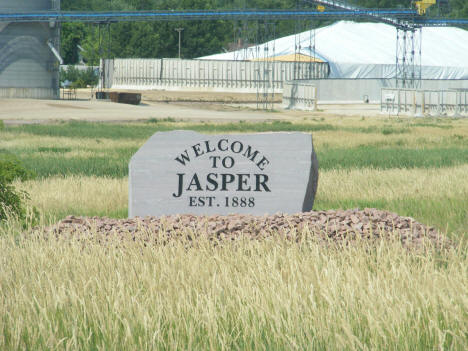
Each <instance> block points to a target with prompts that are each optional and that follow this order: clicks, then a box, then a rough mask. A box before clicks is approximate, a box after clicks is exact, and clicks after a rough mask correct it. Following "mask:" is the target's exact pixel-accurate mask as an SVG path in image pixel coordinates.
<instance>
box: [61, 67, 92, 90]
mask: <svg viewBox="0 0 468 351" xmlns="http://www.w3.org/2000/svg"><path fill="white" fill-rule="evenodd" d="M67 80H68V81H69V82H70V83H71V87H72V88H86V87H87V86H88V85H90V86H96V85H97V84H98V81H99V76H98V74H97V73H96V71H95V70H94V69H93V68H92V67H88V68H87V69H86V70H80V69H78V68H76V67H75V66H68V67H67V68H66V69H63V68H61V69H60V83H63V82H65V81H67Z"/></svg>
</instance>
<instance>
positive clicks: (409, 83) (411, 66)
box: [395, 26, 422, 89]
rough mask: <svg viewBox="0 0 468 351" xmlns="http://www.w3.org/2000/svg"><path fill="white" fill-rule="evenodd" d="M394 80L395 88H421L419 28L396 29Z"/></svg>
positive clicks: (420, 39)
mask: <svg viewBox="0 0 468 351" xmlns="http://www.w3.org/2000/svg"><path fill="white" fill-rule="evenodd" d="M396 31H397V40H396V60H395V80H396V82H395V83H396V87H397V88H404V89H405V88H410V89H417V88H419V87H420V86H421V51H422V46H421V44H422V31H421V28H415V27H413V26H411V27H397V28H396Z"/></svg>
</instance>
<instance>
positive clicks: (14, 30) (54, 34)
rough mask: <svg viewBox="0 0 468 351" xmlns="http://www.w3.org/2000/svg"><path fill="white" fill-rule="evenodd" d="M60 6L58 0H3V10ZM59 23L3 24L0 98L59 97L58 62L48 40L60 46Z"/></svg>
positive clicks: (0, 5) (0, 1)
mask: <svg viewBox="0 0 468 351" xmlns="http://www.w3.org/2000/svg"><path fill="white" fill-rule="evenodd" d="M59 8H60V1H59V0H15V1H12V0H0V10H1V11H41V10H44V11H45V10H56V9H59ZM59 34H60V29H59V25H58V24H56V23H0V97H13V98H14V97H17V98H38V97H39V98H48V99H51V98H52V99H54V98H59V93H60V92H59V63H58V61H57V59H56V58H55V56H54V55H53V53H52V51H51V50H50V49H49V47H48V45H47V42H48V41H49V40H50V42H51V43H52V45H54V47H55V48H57V49H58V48H59V45H60V41H59V40H60V36H59Z"/></svg>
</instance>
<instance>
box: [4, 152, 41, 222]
mask: <svg viewBox="0 0 468 351" xmlns="http://www.w3.org/2000/svg"><path fill="white" fill-rule="evenodd" d="M33 176H34V174H33V173H32V172H30V171H28V170H27V169H25V168H24V167H23V166H22V165H21V164H20V163H19V161H18V160H17V159H16V157H14V156H13V155H11V154H8V153H5V152H2V151H1V150H0V222H1V221H3V220H5V219H6V218H7V217H8V216H9V215H13V216H16V217H18V218H19V219H24V218H25V215H26V210H25V208H24V206H23V200H24V199H27V198H29V196H28V194H27V193H26V192H24V191H18V190H16V189H15V187H14V186H13V185H12V184H11V182H13V180H15V179H21V180H26V179H30V178H32V177H33Z"/></svg>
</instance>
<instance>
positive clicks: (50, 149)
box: [37, 146, 72, 154]
mask: <svg viewBox="0 0 468 351" xmlns="http://www.w3.org/2000/svg"><path fill="white" fill-rule="evenodd" d="M37 151H39V152H52V153H58V154H61V153H66V152H70V151H72V149H71V147H56V146H53V147H38V148H37Z"/></svg>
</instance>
